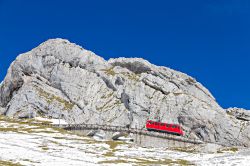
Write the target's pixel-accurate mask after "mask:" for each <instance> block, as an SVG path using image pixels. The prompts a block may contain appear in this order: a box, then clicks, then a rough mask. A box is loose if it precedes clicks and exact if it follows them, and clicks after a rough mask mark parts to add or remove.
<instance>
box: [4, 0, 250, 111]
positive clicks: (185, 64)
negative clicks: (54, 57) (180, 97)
mask: <svg viewBox="0 0 250 166" xmlns="http://www.w3.org/2000/svg"><path fill="white" fill-rule="evenodd" d="M57 37H60V38H66V39H69V40H70V41H71V42H74V43H77V44H79V45H81V46H83V47H84V48H86V49H89V50H92V51H94V52H95V53H96V54H98V55H100V56H102V57H104V58H105V59H109V58H111V57H120V56H124V57H142V58H145V59H147V60H149V61H150V62H151V63H154V64H156V65H162V66H167V67H170V68H173V69H176V70H179V71H182V72H184V73H187V74H189V75H191V76H193V77H195V78H196V79H197V80H198V81H200V82H201V83H202V84H203V85H204V86H206V87H207V88H208V89H209V90H210V91H211V92H212V94H213V95H214V96H215V98H216V99H217V101H218V102H219V104H220V105H221V106H222V107H224V108H226V107H230V106H237V107H244V108H247V109H250V86H249V85H250V77H249V76H250V75H249V72H250V64H249V62H250V0H203V1H201V0H192V1H187V0H174V1H167V0H155V1H152V0H136V1H135V0H126V1H117V0H105V1H104V0H91V1H90V0H88V1H87V0H70V1H66V0H0V80H2V79H3V78H4V76H5V74H6V71H7V68H8V67H9V65H10V63H11V62H12V61H13V60H14V59H15V58H16V56H17V55H18V54H20V53H23V52H27V51H29V50H30V49H32V48H34V47H36V46H37V45H38V44H40V43H41V42H43V41H45V40H47V39H49V38H57Z"/></svg>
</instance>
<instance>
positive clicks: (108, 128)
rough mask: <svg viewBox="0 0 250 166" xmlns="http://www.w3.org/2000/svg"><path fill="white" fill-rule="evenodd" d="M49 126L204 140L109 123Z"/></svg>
mask: <svg viewBox="0 0 250 166" xmlns="http://www.w3.org/2000/svg"><path fill="white" fill-rule="evenodd" d="M46 125H47V126H50V127H57V128H62V129H65V130H69V131H75V130H104V131H111V132H125V133H133V134H138V135H145V136H150V137H157V138H162V139H168V140H173V141H178V142H183V143H190V144H203V143H204V142H202V141H200V140H195V139H188V138H185V137H181V136H176V135H171V134H168V133H161V132H154V131H148V130H145V129H137V128H128V127H121V126H109V125H97V124H58V125H54V124H46Z"/></svg>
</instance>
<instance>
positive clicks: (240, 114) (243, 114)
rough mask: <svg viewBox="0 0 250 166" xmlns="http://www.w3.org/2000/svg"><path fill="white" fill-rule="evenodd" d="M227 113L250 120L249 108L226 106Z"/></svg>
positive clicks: (240, 118)
mask: <svg viewBox="0 0 250 166" xmlns="http://www.w3.org/2000/svg"><path fill="white" fill-rule="evenodd" d="M226 111H227V113H228V114H230V115H232V116H234V117H236V118H237V119H239V120H243V121H250V110H245V109H242V108H236V107H234V108H228V109H226Z"/></svg>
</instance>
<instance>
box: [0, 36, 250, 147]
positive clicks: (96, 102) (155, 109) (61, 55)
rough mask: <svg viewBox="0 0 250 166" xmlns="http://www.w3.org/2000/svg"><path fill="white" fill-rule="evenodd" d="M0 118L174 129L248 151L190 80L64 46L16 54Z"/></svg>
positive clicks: (139, 62) (244, 136) (229, 120)
mask: <svg viewBox="0 0 250 166" xmlns="http://www.w3.org/2000/svg"><path fill="white" fill-rule="evenodd" d="M0 106H1V107H2V108H1V112H2V113H3V114H5V115H6V116H11V117H17V118H27V117H35V116H47V117H53V118H64V119H65V120H66V121H67V122H68V123H87V124H102V125H105V124H108V125H118V126H130V127H136V128H144V127H145V122H146V120H147V119H151V120H157V121H162V122H171V123H179V124H181V125H182V126H183V128H184V130H185V136H186V137H190V138H198V139H200V140H203V141H208V142H217V143H220V144H223V145H243V146H250V141H249V140H250V135H249V133H250V127H249V125H248V124H245V123H244V124H243V122H242V121H240V120H238V119H237V118H236V117H235V116H233V115H231V114H227V113H226V111H225V110H224V109H222V108H221V107H220V106H219V105H218V104H217V102H216V101H215V99H214V97H213V96H212V94H211V93H210V92H209V91H208V90H207V89H206V88H205V87H203V86H202V85H201V84H200V83H199V82H197V81H196V80H195V79H194V78H192V77H190V76H188V75H186V74H184V73H181V72H178V71H175V70H172V69H169V68H166V67H158V66H155V65H153V64H150V63H149V62H148V61H146V60H143V59H140V58H118V59H110V60H108V61H105V60H104V59H103V58H101V57H99V56H97V55H95V54H94V53H93V52H91V51H87V50H85V49H83V48H81V47H80V46H77V45H75V44H72V43H70V42H69V41H67V40H63V39H52V40H48V41H46V42H44V43H42V44H41V45H40V46H38V47H37V48H35V49H33V50H31V51H30V52H27V53H25V54H21V55H19V56H18V57H17V59H16V60H15V61H14V62H13V63H12V64H11V66H10V68H9V70H8V73H7V76H6V78H5V79H4V81H3V82H2V84H1V85H0Z"/></svg>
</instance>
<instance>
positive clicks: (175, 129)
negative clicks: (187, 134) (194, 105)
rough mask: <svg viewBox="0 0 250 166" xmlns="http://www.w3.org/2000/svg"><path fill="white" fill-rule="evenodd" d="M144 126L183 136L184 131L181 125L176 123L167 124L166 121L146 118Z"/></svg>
mask: <svg viewBox="0 0 250 166" xmlns="http://www.w3.org/2000/svg"><path fill="white" fill-rule="evenodd" d="M146 128H147V130H149V131H158V132H164V133H169V134H174V135H179V136H184V132H183V130H182V128H181V126H180V125H178V124H168V123H162V122H154V121H152V120H147V122H146Z"/></svg>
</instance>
